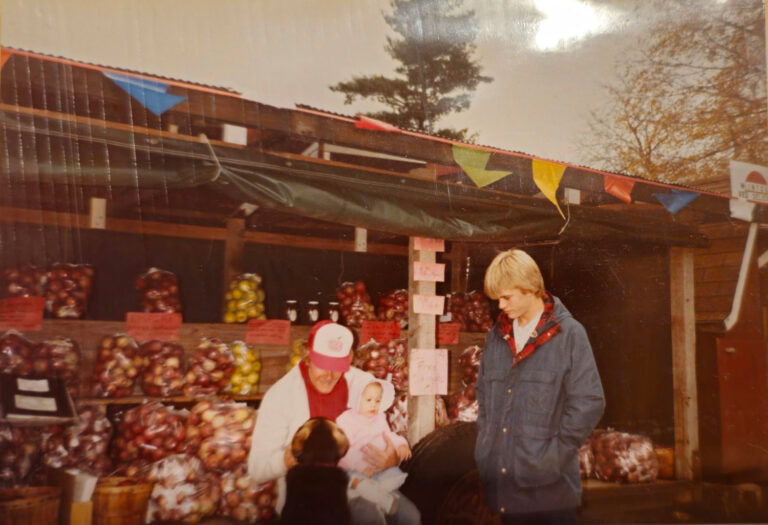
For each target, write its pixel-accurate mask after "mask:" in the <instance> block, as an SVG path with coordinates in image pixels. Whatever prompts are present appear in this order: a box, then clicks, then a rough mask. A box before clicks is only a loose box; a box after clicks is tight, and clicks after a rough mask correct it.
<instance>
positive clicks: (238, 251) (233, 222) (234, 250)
mask: <svg viewBox="0 0 768 525" xmlns="http://www.w3.org/2000/svg"><path fill="white" fill-rule="evenodd" d="M244 232H245V219H229V220H228V221H227V234H226V237H225V238H224V272H223V273H224V275H223V277H224V290H228V289H229V282H230V281H231V280H232V279H234V277H235V276H237V275H239V274H241V273H243V252H244V250H245V239H244V238H243V233H244Z"/></svg>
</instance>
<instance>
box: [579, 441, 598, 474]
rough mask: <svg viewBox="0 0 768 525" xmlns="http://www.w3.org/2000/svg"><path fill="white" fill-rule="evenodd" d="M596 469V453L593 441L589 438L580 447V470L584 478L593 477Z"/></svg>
mask: <svg viewBox="0 0 768 525" xmlns="http://www.w3.org/2000/svg"><path fill="white" fill-rule="evenodd" d="M594 470H595V454H594V453H593V452H592V443H591V442H590V440H587V441H586V442H585V443H584V444H582V445H581V446H580V447H579V472H580V473H581V478H582V479H587V478H591V477H592V474H593V473H594Z"/></svg>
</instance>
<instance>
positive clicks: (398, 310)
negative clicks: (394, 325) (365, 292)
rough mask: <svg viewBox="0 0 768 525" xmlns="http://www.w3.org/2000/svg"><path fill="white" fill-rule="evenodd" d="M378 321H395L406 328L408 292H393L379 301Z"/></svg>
mask: <svg viewBox="0 0 768 525" xmlns="http://www.w3.org/2000/svg"><path fill="white" fill-rule="evenodd" d="M379 320H380V321H397V322H398V323H400V328H405V327H407V326H408V290H393V291H391V292H389V293H388V294H387V295H385V296H384V297H382V298H381V299H379Z"/></svg>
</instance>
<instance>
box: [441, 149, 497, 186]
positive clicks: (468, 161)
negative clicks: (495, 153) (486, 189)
mask: <svg viewBox="0 0 768 525" xmlns="http://www.w3.org/2000/svg"><path fill="white" fill-rule="evenodd" d="M452 149H453V160H455V161H456V164H458V165H459V166H461V169H463V170H464V173H466V174H467V176H468V177H469V178H470V179H472V182H474V183H475V184H476V185H477V186H478V187H480V188H482V187H483V186H488V185H489V184H493V183H494V182H496V181H497V180H501V179H503V178H504V177H506V176H507V175H510V174H511V172H509V171H499V170H487V169H485V167H486V166H487V165H488V159H490V158H491V153H490V152H488V151H482V150H477V149H472V148H464V147H462V146H457V145H456V144H454V145H453V148H452Z"/></svg>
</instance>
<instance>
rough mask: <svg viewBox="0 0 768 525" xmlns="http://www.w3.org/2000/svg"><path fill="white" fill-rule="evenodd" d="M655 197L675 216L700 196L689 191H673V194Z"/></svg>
mask: <svg viewBox="0 0 768 525" xmlns="http://www.w3.org/2000/svg"><path fill="white" fill-rule="evenodd" d="M653 196H654V197H656V199H657V200H658V201H659V202H660V203H661V204H662V206H664V207H665V208H666V209H667V211H668V212H669V213H671V214H672V215H675V214H676V213H677V212H679V211H680V210H682V209H683V208H685V207H686V206H688V205H689V204H690V203H691V202H692V201H693V199H695V198H696V197H698V196H699V194H698V193H691V192H689V191H680V190H672V193H654V194H653Z"/></svg>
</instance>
